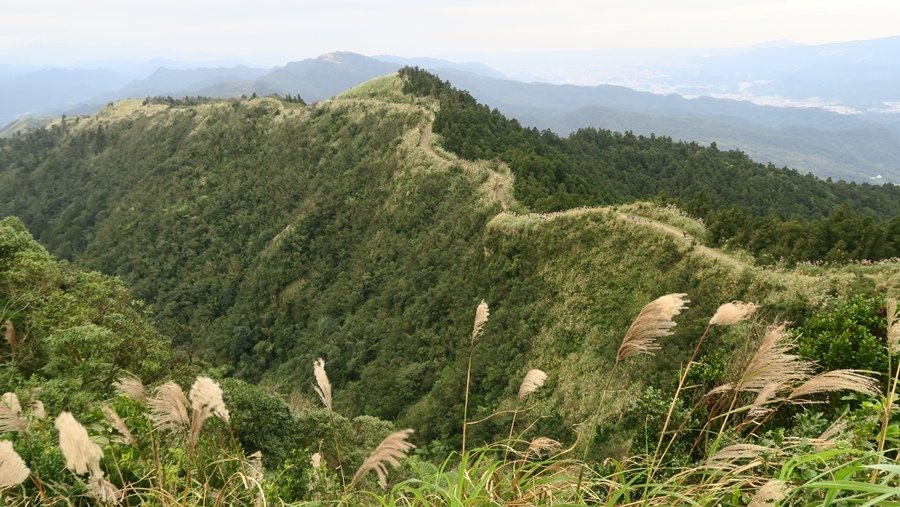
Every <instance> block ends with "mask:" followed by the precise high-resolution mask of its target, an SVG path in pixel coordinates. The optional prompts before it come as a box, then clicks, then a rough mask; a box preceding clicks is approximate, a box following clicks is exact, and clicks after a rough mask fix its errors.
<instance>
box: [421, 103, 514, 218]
mask: <svg viewBox="0 0 900 507" xmlns="http://www.w3.org/2000/svg"><path fill="white" fill-rule="evenodd" d="M433 125H434V117H432V118H430V119H429V120H428V121H426V122H425V125H424V126H423V127H422V134H421V137H420V139H419V148H421V149H422V151H424V152H425V153H426V154H428V155H429V156H431V157H433V158H435V159H437V160H440V161H442V162H445V163H446V162H456V163H458V164H462V165H468V166H470V167H473V168H474V167H475V166H476V165H477V163H475V162H470V161H468V160H464V159H461V158H455V159H452V160H451V159H449V158H447V157H446V156H445V155H441V154H440V153H438V152H436V151H434V148H433V147H432V146H431V136H432V126H433ZM491 188H492V190H493V192H494V198H496V199H497V201H499V202H500V209H502V210H503V211H506V210H508V209H509V198H508V196H507V191H508V190H507V189H506V188H505V187H504V185H503V181H502V179H499V178H498V179H497V180H495V181H494V184H493V185H492V187H491Z"/></svg>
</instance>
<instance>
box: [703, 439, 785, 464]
mask: <svg viewBox="0 0 900 507" xmlns="http://www.w3.org/2000/svg"><path fill="white" fill-rule="evenodd" d="M773 452H775V453H777V452H776V450H775V449H771V448H769V447H764V446H761V445H754V444H733V445H729V446H727V447H723V448H722V449H720V450H719V452H717V453H715V454H714V455H713V456H712V457H710V458H709V460H707V467H709V468H719V469H729V468H734V466H735V465H734V462H735V461H739V460H751V461H756V460H757V459H759V457H760V456H762V455H763V454H768V453H773Z"/></svg>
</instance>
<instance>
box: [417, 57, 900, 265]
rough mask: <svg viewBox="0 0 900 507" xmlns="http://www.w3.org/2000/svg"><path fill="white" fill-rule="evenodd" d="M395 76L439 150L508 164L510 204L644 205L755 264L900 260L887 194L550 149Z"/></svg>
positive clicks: (585, 135)
mask: <svg viewBox="0 0 900 507" xmlns="http://www.w3.org/2000/svg"><path fill="white" fill-rule="evenodd" d="M401 74H402V75H404V76H405V77H406V78H407V85H406V86H405V90H406V91H408V92H410V93H415V94H418V95H421V96H426V97H433V98H436V99H437V100H439V101H440V103H441V105H442V107H441V108H440V110H439V113H438V115H437V116H436V119H435V127H434V128H435V132H437V133H439V134H441V135H442V136H443V138H444V146H445V147H446V148H448V149H449V150H451V151H452V152H454V153H456V154H457V155H459V156H461V157H463V158H468V159H478V158H489V159H492V158H497V159H499V160H502V161H505V162H507V163H508V164H510V166H511V167H512V168H513V171H514V172H515V176H516V180H517V185H516V195H517V196H518V197H519V198H520V199H521V200H522V201H523V203H524V204H525V205H527V206H529V207H531V208H532V209H536V210H544V211H553V210H560V209H565V208H571V207H574V206H584V205H588V206H594V205H597V204H617V203H624V202H629V201H631V200H634V199H650V198H653V199H657V200H660V201H664V202H672V203H675V204H678V205H680V206H682V207H684V208H686V209H687V210H688V211H690V212H691V213H693V214H695V215H696V216H699V217H700V218H703V219H704V220H706V222H707V223H708V224H709V228H710V234H709V237H708V238H706V239H707V240H708V241H709V242H710V243H711V244H713V245H723V244H730V245H732V246H735V245H737V246H741V247H744V248H748V249H750V250H752V251H753V252H754V253H755V254H756V255H758V256H759V257H760V258H761V259H762V260H763V261H764V262H769V263H772V262H777V261H779V260H785V261H788V262H796V261H806V260H822V259H826V260H847V259H858V260H859V259H884V258H890V257H898V256H900V186H898V185H883V186H873V185H857V184H854V183H850V184H847V183H844V182H837V183H833V182H830V181H822V180H819V179H817V178H815V177H813V176H812V175H806V176H802V175H800V174H799V173H797V172H796V171H794V170H790V169H787V168H785V169H778V168H776V167H775V166H773V165H771V164H769V165H763V164H759V163H755V162H754V161H752V160H751V159H749V158H748V157H747V156H746V155H745V154H744V153H741V152H738V151H728V152H726V151H720V150H719V149H718V147H717V146H716V145H715V144H712V145H711V146H709V147H704V146H700V145H698V144H696V143H683V142H673V141H672V140H671V139H669V138H664V137H656V136H652V135H651V136H650V137H643V136H636V135H634V134H632V133H625V134H619V133H614V132H610V131H606V130H596V129H582V130H579V131H577V132H576V133H574V134H572V135H571V136H569V137H567V138H560V137H559V136H557V135H555V134H553V133H552V132H549V131H542V132H539V131H537V130H536V129H528V128H524V127H522V126H521V125H520V124H519V123H518V122H517V121H515V120H509V119H507V118H506V117H504V116H503V115H502V114H501V113H499V112H498V111H497V110H496V109H495V110H491V109H490V108H489V107H488V106H485V105H481V104H479V103H478V102H476V101H475V99H474V98H473V97H472V96H471V95H470V94H469V93H467V92H463V91H459V90H457V89H454V88H453V87H451V86H450V84H449V83H446V82H443V81H441V80H440V79H439V78H437V77H436V76H434V75H432V74H429V73H427V72H424V71H421V70H419V69H410V68H406V69H403V70H401ZM701 239H702V238H701Z"/></svg>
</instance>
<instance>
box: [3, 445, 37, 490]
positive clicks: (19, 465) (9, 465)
mask: <svg viewBox="0 0 900 507" xmlns="http://www.w3.org/2000/svg"><path fill="white" fill-rule="evenodd" d="M30 472H31V470H29V469H28V467H27V466H25V461H23V460H22V457H21V456H19V455H18V453H16V451H15V449H13V446H12V442H10V441H8V440H0V491H2V490H4V489H6V488H10V487H12V486H16V485H19V484H22V483H23V482H24V481H25V479H27V478H28V474H29V473H30Z"/></svg>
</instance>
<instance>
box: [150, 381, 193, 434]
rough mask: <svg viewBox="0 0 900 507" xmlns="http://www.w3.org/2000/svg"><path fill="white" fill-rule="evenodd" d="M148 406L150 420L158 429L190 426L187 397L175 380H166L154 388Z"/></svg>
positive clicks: (181, 428) (179, 428)
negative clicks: (154, 390)
mask: <svg viewBox="0 0 900 507" xmlns="http://www.w3.org/2000/svg"><path fill="white" fill-rule="evenodd" d="M147 404H148V405H149V406H150V420H151V421H153V425H154V426H156V428H157V429H159V430H166V431H179V430H183V429H185V428H187V427H189V426H190V424H191V420H190V418H189V417H188V413H187V398H185V396H184V392H183V391H182V390H181V387H179V386H178V384H176V383H175V382H166V383H165V384H163V385H161V386H159V387H157V388H156V392H155V394H154V395H153V397H152V398H150V399H148V400H147Z"/></svg>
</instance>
